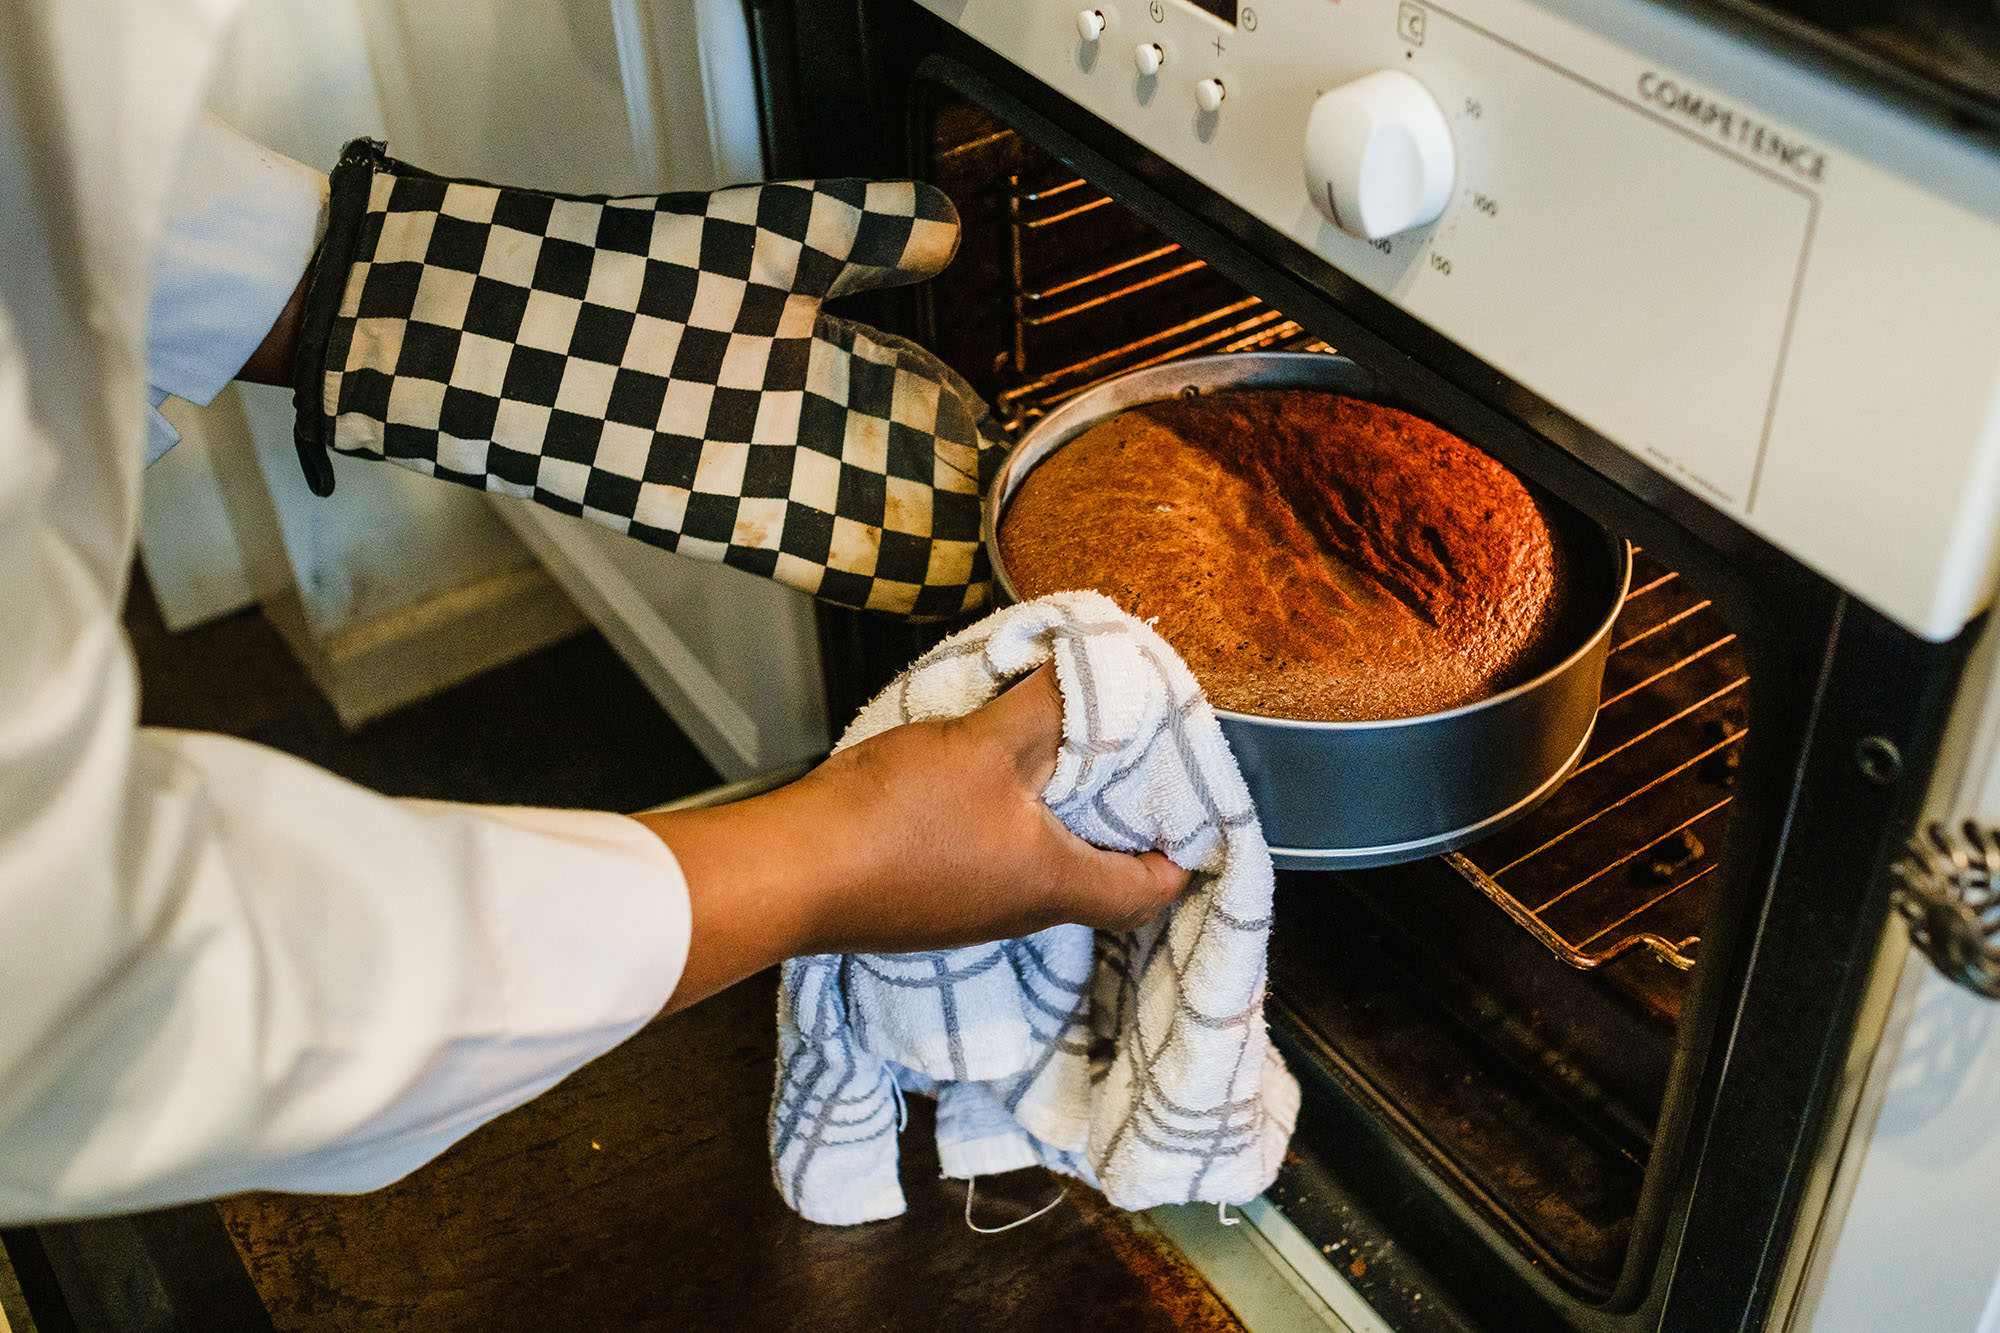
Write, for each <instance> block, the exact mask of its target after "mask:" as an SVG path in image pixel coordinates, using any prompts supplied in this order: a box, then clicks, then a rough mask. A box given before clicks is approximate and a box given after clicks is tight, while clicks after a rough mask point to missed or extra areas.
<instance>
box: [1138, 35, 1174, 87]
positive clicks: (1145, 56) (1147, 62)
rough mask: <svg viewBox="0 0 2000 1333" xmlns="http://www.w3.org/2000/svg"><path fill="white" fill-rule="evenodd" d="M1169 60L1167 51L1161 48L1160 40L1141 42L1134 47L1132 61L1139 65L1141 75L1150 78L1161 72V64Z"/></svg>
mask: <svg viewBox="0 0 2000 1333" xmlns="http://www.w3.org/2000/svg"><path fill="white" fill-rule="evenodd" d="M1166 61H1167V53H1166V52H1165V51H1162V50H1161V49H1160V44H1159V43H1158V42H1141V43H1139V44H1138V45H1137V46H1135V47H1133V48H1132V63H1133V64H1134V65H1137V66H1138V67H1139V77H1140V78H1142V79H1150V78H1152V77H1153V76H1154V75H1155V74H1158V73H1159V72H1160V66H1161V65H1163V64H1165V63H1166Z"/></svg>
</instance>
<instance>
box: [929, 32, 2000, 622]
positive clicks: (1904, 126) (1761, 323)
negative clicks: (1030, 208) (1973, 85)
mask: <svg viewBox="0 0 2000 1333" xmlns="http://www.w3.org/2000/svg"><path fill="white" fill-rule="evenodd" d="M920 2H921V3H923V4H924V5H925V7H927V8H929V9H931V10H933V11H934V12H936V13H937V14H939V15H940V16H942V17H943V18H945V19H947V20H949V21H951V22H952V23H954V24H956V25H958V26H959V27H961V28H962V29H964V30H965V31H966V32H967V33H968V34H970V35H971V36H973V37H974V38H976V39H978V40H979V41H981V42H983V43H984V44H986V45H987V46H989V47H991V48H993V49H994V50H995V51H996V52H998V53H999V54H1000V55H1002V56H1004V57H1006V58H1007V59H1009V60H1010V61H1012V62H1014V63H1015V64H1017V65H1019V66H1021V67H1022V68H1024V69H1026V70H1027V71H1028V72H1030V73H1032V74H1033V75H1035V76H1036V77H1037V78H1039V79H1041V80H1042V81H1043V82H1045V83H1047V84H1048V85H1050V86H1051V87H1053V88H1054V89H1056V90H1057V91H1058V92H1061V93H1062V94H1064V95H1065V96H1067V97H1069V98H1070V99H1072V100H1073V101H1075V102H1077V103H1079V104H1080V105H1081V106H1083V107H1084V108H1085V109H1086V110H1088V111H1089V112H1091V113H1093V114H1095V115H1097V116H1098V117H1100V118H1102V119H1103V120H1105V121H1107V122H1109V123H1110V124H1112V125H1114V126H1116V127H1117V128H1118V129H1120V130H1121V131H1123V132H1124V133H1126V134H1128V135H1130V136H1131V137H1132V138H1134V139H1136V140H1138V141H1139V142H1140V143H1142V144H1144V145H1145V146H1146V147H1147V148H1149V149H1151V150H1152V151H1154V152H1156V153H1158V154H1159V155H1160V156H1162V157H1163V158H1165V159H1167V160H1168V161H1170V162H1172V163H1174V164H1175V165H1176V166H1177V167H1179V168H1181V169H1182V170H1184V171H1186V172H1187V173H1188V174H1190V175H1191V176H1193V177H1195V178H1196V179H1198V180H1200V181H1202V182H1203V183H1204V184H1206V185H1207V186H1209V187H1210V188H1211V189H1213V190H1215V191H1216V192H1217V193H1219V194H1221V195H1223V196H1225V197H1227V198H1229V199H1231V200H1233V201H1234V202H1235V203H1236V204H1238V205H1239V206H1240V207H1242V208H1244V209H1245V210H1246V211H1248V212H1249V213H1251V214H1253V215H1255V216H1256V217H1258V218H1260V219H1262V220H1263V221H1264V222H1266V223H1268V224H1269V225H1271V226H1273V227H1275V228H1276V229H1278V230H1279V231H1281V232H1283V233H1285V234H1286V235H1288V236H1290V237H1291V238H1293V239H1294V240H1296V241H1298V242H1299V243H1300V244H1302V245H1304V246H1306V247H1307V248H1309V249H1311V250H1313V251H1314V252H1315V253H1317V254H1319V255H1320V256H1321V257H1323V258H1324V259H1326V260H1327V261H1328V262H1330V263H1331V264H1333V265H1334V266H1335V267H1337V268H1339V269H1340V270H1341V271H1343V272H1345V273H1347V274H1349V275H1351V276H1352V277H1354V278H1355V279H1357V280H1358V281H1360V282H1362V283H1364V284H1365V285H1367V286H1368V287H1370V288H1371V289H1373V290H1374V291H1376V292H1377V293H1379V294H1381V295H1382V296H1384V297H1386V298H1388V299H1390V300H1392V301H1394V302H1395V303H1396V304H1398V305H1399V306H1401V307H1402V308H1403V309H1405V310H1407V311H1409V312H1410V313H1411V314H1412V315H1414V316H1416V317H1417V318H1418V319H1421V320H1422V321H1424V322H1425V323H1426V324H1428V325H1430V326H1431V327H1432V328H1434V329H1436V330H1438V331H1439V332H1440V333H1442V334H1444V335H1445V336H1446V337H1448V338H1450V339H1451V340H1452V341H1454V342H1456V343H1457V344H1459V345H1460V346H1462V347H1464V348H1465V349H1466V350H1468V351H1470V352H1471V353H1473V354H1474V355H1476V356H1478V357H1479V358H1480V359H1482V360H1484V361H1486V362H1488V363H1490V364H1491V365H1493V366H1494V367H1495V368H1496V369H1498V370H1500V371H1501V372H1503V373H1504V374H1506V375H1507V376H1509V377H1510V378H1512V379H1514V380H1517V381H1519V382H1520V383H1522V384H1524V385H1526V386H1527V387H1529V388H1530V389H1532V390H1534V391H1535V392H1536V393H1537V394H1539V395H1540V396H1542V397H1543V398H1546V399H1547V400H1548V401H1550V402H1552V403H1554V404H1555V405H1557V406H1558V407H1560V408H1562V409H1563V410H1564V411H1565V412H1567V413H1569V414H1570V415H1571V416H1573V417H1575V418H1576V419H1578V420H1579V421H1582V422H1583V423H1585V424H1586V425H1588V426H1590V427H1591V428H1592V429H1594V430H1596V431H1598V432H1599V433H1600V434H1602V435H1604V436H1605V437H1607V438H1609V439H1611V440H1612V441H1614V442H1616V443H1617V444H1619V445H1620V446H1622V447H1623V448H1625V449H1627V450H1629V451H1630V452H1632V453H1633V454H1634V455H1636V456H1637V457H1639V458H1640V459H1642V460H1644V461H1645V462H1646V463H1647V464H1649V465H1651V466H1652V467H1654V468H1656V469H1657V470H1659V471H1660V472H1661V473H1663V474H1664V475H1666V476H1668V477H1671V478H1672V479H1674V480H1675V481H1677V482H1679V483H1680V484H1681V485H1683V486H1685V487H1687V488H1688V489H1689V490H1691V491H1692V492H1694V493H1695V494H1697V495H1700V496H1702V497H1703V498H1704V499H1706V500H1708V501H1709V502H1710V503H1712V504H1714V505H1715V506H1717V507H1718V508H1720V509H1722V510H1724V511H1726V512H1728V513H1729V514H1731V515H1733V516H1734V517H1736V518H1737V519H1739V520H1740V521H1742V522H1743V523H1745V524H1746V525H1747V526H1749V527H1751V528H1753V529H1755V530H1756V531H1758V532H1760V533H1762V534H1763V535H1764V536H1766V537H1768V538H1769V539H1770V540H1772V541H1773V542H1775V543H1776V544H1778V545H1779V546H1782V547H1784V548H1785V549H1787V550H1789V551H1791V552H1792V553H1793V554H1794V555H1796V556H1798V557H1799V558H1800V559H1801V560H1803V561H1805V562H1806V563H1808V564H1810V565H1812V566H1813V567H1815V568H1817V569H1819V570H1821V571H1822V572H1823V573H1825V574H1826V575H1828V576H1829V577H1831V578H1833V579H1834V580H1835V581H1837V582H1838V583H1840V584H1842V585H1843V586H1845V587H1847V588H1848V589H1850V590H1851V591H1853V592H1854V593H1855V594H1857V595H1858V596H1860V597H1862V598H1863V599H1865V600H1867V601H1868V602H1870V603H1871V604H1873V605H1875V606H1876V607H1878V608H1880V609H1881V610H1883V611H1884V612H1886V613H1887V614H1889V615H1891V616H1892V617H1894V618H1895V619H1897V620H1899V621H1901V622H1902V623H1904V624H1906V625H1908V626H1909V627H1910V628H1912V629H1914V630H1916V631H1917V632H1919V633H1921V634H1925V635H1927V636H1930V637H1933V638H1944V637H1949V636H1950V635H1952V634H1954V633H1956V632H1957V631H1958V629H1959V628H1960V627H1961V626H1963V625H1964V624H1965V622H1966V621H1967V620H1968V619H1969V618H1970V617H1971V616H1972V615H1973V614H1974V613H1976V612H1977V611H1978V610H1979V609H1981V608H1982V607H1983V606H1985V605H1986V603H1987V601H1988V600H1989V599H1990V597H1991V595H1992V585H1993V582H1994V575H1995V564H1996V559H1995V549H1996V523H2000V155H1996V154H1993V153H1990V152H1980V151H1977V150H1974V149H1972V148H1970V147H1968V146H1966V145H1965V143H1964V142H1963V141H1960V140H1956V139H1954V138H1952V137H1951V136H1949V135H1946V134H1944V133H1942V132H1939V131H1937V130H1935V129H1932V128H1931V127H1928V126H1926V125H1925V124H1923V123H1922V122H1920V121H1918V120H1916V119H1915V118H1913V117H1910V116H1908V115H1906V114H1904V113H1901V112H1898V111H1896V110H1894V109H1892V108H1890V107H1887V106H1885V105H1882V104H1880V103H1876V102H1873V101H1871V100H1868V99H1866V98H1864V97H1863V96H1862V95H1860V94H1858V93H1855V92H1853V91H1850V90H1846V89H1843V88H1841V87H1839V86H1836V85H1833V84H1831V83H1829V82H1828V81H1826V80H1824V79H1820V78H1817V77H1813V76H1810V75H1807V74H1805V73H1803V72H1801V71H1799V70H1798V69H1796V68H1794V67H1792V66H1789V65H1787V64H1785V63H1783V62H1781V61H1779V60H1777V59H1776V58H1774V57H1771V56H1769V55H1766V54H1764V53H1762V52H1760V51H1758V50H1756V49H1755V48H1753V47H1750V46H1748V45H1747V44H1745V43H1743V42H1741V41H1739V40H1737V39H1734V38H1732V37H1729V36H1726V35H1724V34H1721V33H1719V32H1717V31H1714V30H1710V29H1707V28H1704V27H1701V26H1699V25H1697V24H1695V23H1694V22H1692V21H1691V20H1688V19H1686V18H1685V17H1684V16H1680V15H1677V14H1673V13H1669V12H1667V11H1664V10H1660V9H1656V8H1654V7H1652V6H1650V5H1646V4H1643V3H1638V2H1637V0H1617V2H1615V3H1609V2H1607V3H1597V4H1575V5H1562V6H1546V7H1545V6H1537V5H1533V4H1529V3H1525V2H1524V0H1452V2H1451V3H1450V4H1449V5H1444V6H1441V5H1435V4H1429V3H1423V2H1422V0H1235V3H1231V0H1214V2H1213V3H1211V4H1208V5H1203V6H1201V7H1197V5H1195V4H1193V3H1190V0H1110V2H1107V3H1097V4H1088V5H1083V4H1079V3H1077V0H920ZM1212 10H1219V11H1221V12H1222V13H1224V14H1229V13H1233V14H1234V16H1235V21H1234V22H1233V23H1232V22H1228V21H1225V20H1224V19H1222V18H1219V17H1217V16H1216V15H1215V13H1213V12H1211V11H1212ZM1093 11H1094V12H1095V13H1096V14H1099V15H1101V16H1102V23H1101V30H1098V31H1097V36H1096V37H1095V39H1094V40H1088V39H1086V36H1085V34H1086V33H1088V32H1090V31H1092V30H1093V29H1099V26H1100V25H1099V24H1098V23H1096V22H1095V21H1082V22H1080V19H1081V18H1082V16H1084V15H1088V14H1091V13H1092V12H1093ZM1558 11H1560V12H1558ZM1156 62H1157V64H1158V70H1157V72H1155V73H1152V74H1145V73H1142V70H1144V69H1145V68H1148V67H1150V66H1151V65H1153V64H1154V63H1156ZM1380 70H1402V71H1406V72H1408V73H1409V74H1411V75H1413V76H1414V77H1415V78H1416V79H1417V80H1418V81H1419V82H1420V83H1421V84H1422V85H1423V86H1424V88H1425V89H1427V90H1428V92H1429V94H1430V95H1431V97H1433V98H1434V99H1435V100H1436V102H1437V104H1438V106H1439V107H1440V108H1441V109H1442V111H1443V113H1444V116H1445V120H1446V124H1447V125H1448V128H1449V134H1450V137H1451V150H1452V151H1451V157H1452V158H1453V159H1454V162H1455V169H1454V173H1453V180H1452V186H1451V190H1450V193H1449V198H1448V202H1447V203H1446V204H1445V207H1444V211H1443V213H1442V215H1441V216H1439V217H1438V218H1437V219H1436V221H1434V222H1432V223H1429V224H1428V225H1425V226H1422V227H1419V228H1417V229H1414V230H1410V231H1405V232H1402V233H1399V234H1397V235H1394V236H1392V237H1389V238H1388V239H1386V240H1378V241H1373V242H1371V241H1367V240H1363V239H1359V238H1358V237H1356V236H1353V235H1350V234H1349V233H1348V232H1346V231H1343V230H1341V229H1340V228H1339V227H1336V226H1335V225H1334V224H1333V223H1332V222H1331V221H1330V220H1329V219H1328V217H1327V215H1326V213H1325V212H1323V211H1322V209H1321V208H1320V207H1318V206H1316V205H1315V203H1314V194H1313V193H1312V192H1310V190H1311V187H1309V185H1308V181H1307V175H1306V149H1305V145H1306V124H1307V120H1308V117H1309V116H1310V114H1311V111H1312V108H1313V106H1314V103H1315V101H1316V100H1317V99H1318V98H1319V96H1320V95H1321V94H1322V93H1324V92H1327V91H1329V90H1331V89H1334V88H1337V87H1340V86H1342V85H1345V84H1348V83H1350V82H1352V81H1354V80H1357V79H1360V78H1362V77H1363V76H1365V75H1368V74H1371V73H1374V72H1376V71H1380ZM1218 94H1219V96H1218ZM1211 106H1212V107H1213V109H1212V110H1210V109H1206V108H1207V107H1211Z"/></svg>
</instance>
